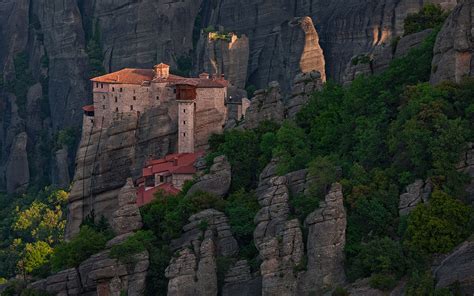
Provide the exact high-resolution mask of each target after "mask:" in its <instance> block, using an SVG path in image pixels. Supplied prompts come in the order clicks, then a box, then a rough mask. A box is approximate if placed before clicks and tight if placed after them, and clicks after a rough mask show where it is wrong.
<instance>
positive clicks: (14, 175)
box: [6, 132, 30, 193]
mask: <svg viewBox="0 0 474 296" xmlns="http://www.w3.org/2000/svg"><path fill="white" fill-rule="evenodd" d="M27 141H28V136H27V134H26V133H25V132H23V133H21V134H18V135H17V136H16V137H15V140H14V141H13V145H12V146H11V148H10V157H9V158H8V162H7V167H6V179H7V192H8V193H15V192H22V191H24V190H26V188H27V187H28V183H29V181H30V168H29V165H28V154H27V153H26V145H27Z"/></svg>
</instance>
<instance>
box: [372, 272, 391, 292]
mask: <svg viewBox="0 0 474 296" xmlns="http://www.w3.org/2000/svg"><path fill="white" fill-rule="evenodd" d="M369 284H370V286H371V287H372V288H375V289H379V290H382V291H389V290H391V289H393V288H394V287H395V286H396V285H397V281H396V279H395V277H394V276H392V275H389V274H379V273H376V274H373V275H372V276H371V277H370V280H369Z"/></svg>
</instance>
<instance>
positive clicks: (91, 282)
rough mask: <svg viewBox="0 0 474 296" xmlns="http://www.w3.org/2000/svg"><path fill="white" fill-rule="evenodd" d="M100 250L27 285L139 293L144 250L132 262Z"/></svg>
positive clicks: (53, 290)
mask: <svg viewBox="0 0 474 296" xmlns="http://www.w3.org/2000/svg"><path fill="white" fill-rule="evenodd" d="M108 255H109V251H108V250H106V251H103V252H100V253H98V254H96V255H93V256H91V257H90V258H89V259H87V260H86V261H84V262H82V263H81V264H80V265H79V267H78V268H70V269H66V270H63V271H60V272H58V273H56V274H53V275H51V276H49V277H47V278H46V279H44V280H40V281H37V282H34V283H32V284H31V285H30V288H33V289H35V290H40V291H45V292H47V293H49V294H50V295H111V296H120V295H122V294H123V293H126V295H133V296H140V295H143V291H144V289H145V278H146V273H147V270H148V266H149V261H148V252H144V253H140V254H137V255H134V259H135V263H134V264H132V265H130V264H129V265H124V264H122V263H121V262H120V261H118V260H116V259H111V258H109V257H108Z"/></svg>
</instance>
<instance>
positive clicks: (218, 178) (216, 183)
mask: <svg viewBox="0 0 474 296" xmlns="http://www.w3.org/2000/svg"><path fill="white" fill-rule="evenodd" d="M231 180H232V172H231V167H230V163H229V162H228V161H227V158H226V157H225V156H223V155H222V156H218V157H216V158H214V163H213V165H212V166H211V169H210V172H209V174H207V175H204V176H202V177H199V178H198V179H197V181H196V183H195V184H194V185H193V186H192V187H191V188H190V189H189V191H188V193H187V194H186V196H191V195H193V194H194V193H196V192H199V191H202V192H207V193H210V194H213V195H215V196H217V197H224V196H226V195H227V192H228V191H229V188H230V184H231Z"/></svg>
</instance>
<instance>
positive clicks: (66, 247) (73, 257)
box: [51, 225, 111, 272]
mask: <svg viewBox="0 0 474 296" xmlns="http://www.w3.org/2000/svg"><path fill="white" fill-rule="evenodd" d="M110 238H111V237H110V236H107V235H105V234H104V233H103V232H98V231H95V230H94V229H92V228H91V227H89V226H87V225H85V226H83V227H81V230H80V231H79V234H77V236H76V237H74V238H73V239H72V240H70V241H69V242H64V243H62V244H60V245H58V246H57V247H56V248H55V249H54V252H53V255H52V256H51V267H52V269H53V271H55V272H56V271H59V270H62V269H65V268H71V267H77V266H78V265H79V264H80V263H81V262H82V261H84V260H86V259H87V258H89V257H90V256H91V255H93V254H95V253H98V252H100V251H102V250H103V249H104V248H105V244H106V242H107V240H109V239H110Z"/></svg>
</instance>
